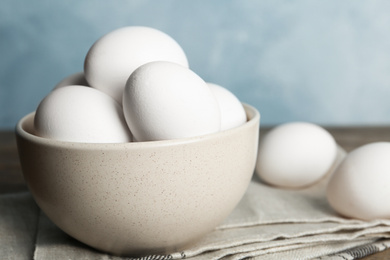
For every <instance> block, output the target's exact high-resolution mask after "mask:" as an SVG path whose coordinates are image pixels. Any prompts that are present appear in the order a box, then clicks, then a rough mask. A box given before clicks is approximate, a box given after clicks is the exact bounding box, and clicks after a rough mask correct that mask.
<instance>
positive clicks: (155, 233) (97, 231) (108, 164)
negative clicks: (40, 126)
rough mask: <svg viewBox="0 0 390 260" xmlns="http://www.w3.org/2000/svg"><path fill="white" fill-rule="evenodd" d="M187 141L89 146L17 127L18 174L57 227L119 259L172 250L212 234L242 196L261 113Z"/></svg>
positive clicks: (28, 123)
mask: <svg viewBox="0 0 390 260" xmlns="http://www.w3.org/2000/svg"><path fill="white" fill-rule="evenodd" d="M245 109H246V113H247V117H248V122H247V123H245V124H244V125H242V126H240V127H237V128H235V129H231V130H227V131H223V132H219V133H215V134H210V135H205V136H200V137H194V138H187V139H177V140H166V141H156V142H139V143H121V144H119V143H117V144H91V143H89V144H87V143H72V142H62V141H56V140H50V139H45V138H41V137H37V136H35V135H34V131H33V117H34V114H33V113H31V114H29V115H27V116H26V117H24V118H22V119H21V120H20V122H19V123H18V125H17V127H16V136H17V144H18V149H19V155H20V161H21V165H22V170H23V174H24V177H25V180H26V182H27V184H28V187H29V189H30V191H31V193H32V194H33V196H34V198H35V200H36V202H37V204H38V205H39V207H40V208H41V209H42V210H43V212H45V213H46V215H47V216H48V217H49V218H50V219H51V220H52V221H53V222H54V223H55V224H56V225H57V226H58V227H59V228H61V229H62V230H63V231H65V232H66V233H68V234H69V235H71V236H72V237H74V238H76V239H78V240H79V241H81V242H83V243H85V244H87V245H90V246H92V247H94V248H96V249H99V250H102V251H105V252H109V253H112V254H117V255H143V254H152V253H153V254H156V253H169V252H172V251H176V250H180V249H183V248H184V247H187V246H189V245H190V244H191V243H192V242H194V241H196V240H197V239H199V238H201V237H202V236H203V235H205V234H206V233H208V232H210V231H212V230H213V229H214V228H215V227H216V226H217V225H218V224H220V223H221V222H222V221H223V220H224V219H225V218H226V217H227V216H228V215H229V213H230V212H231V211H232V210H233V209H234V207H235V206H236V205H237V203H238V202H239V201H240V199H241V198H242V196H243V195H244V193H245V191H246V189H247V186H248V184H249V182H250V180H251V177H252V173H253V171H254V167H255V160H256V153H257V144H258V135H259V120H260V115H259V113H258V112H257V111H256V109H254V108H253V107H251V106H248V105H245Z"/></svg>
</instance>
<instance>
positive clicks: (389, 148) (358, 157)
mask: <svg viewBox="0 0 390 260" xmlns="http://www.w3.org/2000/svg"><path fill="white" fill-rule="evenodd" d="M389 158H390V143H389V142H377V143H371V144H366V145H363V146H361V147H359V148H357V149H355V150H353V151H351V152H350V153H349V154H348V155H347V157H346V158H345V159H344V160H343V162H341V164H340V165H339V166H338V167H337V169H336V170H335V172H334V173H333V175H332V177H331V179H330V181H329V183H328V186H327V198H328V201H329V203H330V205H331V206H332V207H333V209H335V210H336V211H337V212H338V213H340V214H341V215H344V216H346V217H351V218H358V219H363V220H372V219H379V218H387V219H389V218H390V203H389V198H390V160H389Z"/></svg>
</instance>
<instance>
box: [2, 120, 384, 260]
mask: <svg viewBox="0 0 390 260" xmlns="http://www.w3.org/2000/svg"><path fill="white" fill-rule="evenodd" d="M327 129H328V130H329V132H330V133H331V134H332V135H333V136H334V138H335V139H336V141H337V143H338V144H339V145H340V146H341V147H343V148H344V149H345V150H346V151H347V152H348V151H351V150H352V149H354V148H356V147H359V146H361V145H363V144H366V143H370V142H377V141H390V126H386V127H342V128H341V127H327ZM267 131H269V129H268V128H261V129H260V136H262V135H264V134H265V133H266V132H267ZM26 190H27V187H26V185H25V184H24V180H23V177H22V172H21V168H20V164H19V158H18V152H17V148H16V142H15V135H14V133H13V132H12V131H0V194H5V193H11V192H20V191H26ZM389 203H390V199H389ZM364 259H369V260H374V259H390V249H388V250H386V251H383V252H380V253H377V254H374V255H371V256H369V257H366V258H364Z"/></svg>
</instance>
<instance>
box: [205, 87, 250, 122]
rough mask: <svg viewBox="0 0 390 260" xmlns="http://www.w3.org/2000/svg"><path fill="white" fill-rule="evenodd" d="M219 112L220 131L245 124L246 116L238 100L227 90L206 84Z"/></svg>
mask: <svg viewBox="0 0 390 260" xmlns="http://www.w3.org/2000/svg"><path fill="white" fill-rule="evenodd" d="M207 85H208V86H209V87H210V89H211V91H212V92H213V94H214V96H215V97H216V99H217V101H218V105H219V108H220V111H221V130H228V129H231V128H234V127H238V126H240V125H242V124H244V123H245V122H246V114H245V110H244V107H243V106H242V104H241V102H240V100H239V99H238V98H237V97H236V96H235V95H234V94H233V93H232V92H230V91H229V90H228V89H226V88H224V87H222V86H220V85H217V84H214V83H210V82H208V83H207Z"/></svg>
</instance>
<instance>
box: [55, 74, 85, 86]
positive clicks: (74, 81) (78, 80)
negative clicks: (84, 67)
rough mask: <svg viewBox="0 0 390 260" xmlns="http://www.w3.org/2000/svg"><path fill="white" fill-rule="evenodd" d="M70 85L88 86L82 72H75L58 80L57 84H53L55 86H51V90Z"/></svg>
mask: <svg viewBox="0 0 390 260" xmlns="http://www.w3.org/2000/svg"><path fill="white" fill-rule="evenodd" d="M72 85H79V86H88V82H87V80H86V79H85V76H84V72H77V73H74V74H71V75H69V76H67V77H66V78H64V79H62V80H61V81H60V82H58V83H57V85H55V87H54V88H53V90H54V89H57V88H62V87H66V86H72Z"/></svg>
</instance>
